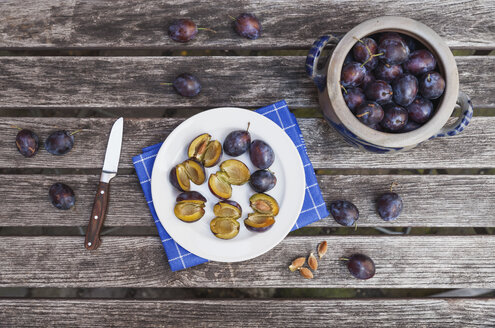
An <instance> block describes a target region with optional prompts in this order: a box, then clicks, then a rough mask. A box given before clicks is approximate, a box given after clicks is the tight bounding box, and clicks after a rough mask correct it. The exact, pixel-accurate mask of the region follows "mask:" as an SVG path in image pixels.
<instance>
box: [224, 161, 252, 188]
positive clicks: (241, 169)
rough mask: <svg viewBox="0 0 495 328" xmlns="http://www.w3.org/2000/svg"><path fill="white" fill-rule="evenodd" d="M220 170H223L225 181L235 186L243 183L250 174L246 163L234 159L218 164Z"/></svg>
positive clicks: (247, 179)
mask: <svg viewBox="0 0 495 328" xmlns="http://www.w3.org/2000/svg"><path fill="white" fill-rule="evenodd" d="M220 170H221V171H223V172H225V174H226V176H227V182H228V183H230V184H233V185H236V186H240V185H243V184H245V183H246V182H248V181H249V177H250V176H251V175H250V173H249V169H248V167H247V166H246V164H244V163H243V162H241V161H238V160H236V159H229V160H226V161H225V162H223V163H222V164H220Z"/></svg>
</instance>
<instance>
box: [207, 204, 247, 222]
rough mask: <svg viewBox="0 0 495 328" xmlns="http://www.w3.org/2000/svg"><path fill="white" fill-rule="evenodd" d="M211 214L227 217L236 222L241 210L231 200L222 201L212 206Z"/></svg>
mask: <svg viewBox="0 0 495 328" xmlns="http://www.w3.org/2000/svg"><path fill="white" fill-rule="evenodd" d="M213 213H215V216H219V217H229V218H232V219H235V220H237V219H238V218H240V217H241V215H242V208H241V205H239V204H238V203H237V202H235V201H233V200H224V201H221V202H218V203H216V204H215V206H213Z"/></svg>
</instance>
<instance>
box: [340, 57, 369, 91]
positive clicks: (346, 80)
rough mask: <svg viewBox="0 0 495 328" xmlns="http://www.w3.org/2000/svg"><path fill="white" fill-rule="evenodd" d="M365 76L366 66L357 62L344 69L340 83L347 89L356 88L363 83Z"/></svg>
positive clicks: (347, 65) (345, 66)
mask: <svg viewBox="0 0 495 328" xmlns="http://www.w3.org/2000/svg"><path fill="white" fill-rule="evenodd" d="M365 75H366V68H365V67H364V66H361V64H360V63H357V62H350V63H348V64H346V65H344V67H342V72H341V74H340V83H341V84H342V85H343V86H344V87H346V88H348V87H350V88H355V87H357V86H359V85H360V84H361V83H362V82H363V80H364V76H365Z"/></svg>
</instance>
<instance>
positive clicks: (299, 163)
mask: <svg viewBox="0 0 495 328" xmlns="http://www.w3.org/2000/svg"><path fill="white" fill-rule="evenodd" d="M223 110H229V111H232V110H236V111H242V112H249V113H250V114H256V115H259V116H261V117H262V118H261V119H266V120H267V122H268V123H269V124H272V125H274V126H276V127H277V128H278V129H280V130H282V131H281V132H282V134H283V138H286V140H288V141H289V143H290V145H291V146H290V148H292V150H293V151H295V152H296V154H297V156H296V157H297V158H298V161H297V165H296V167H297V168H298V169H299V170H300V173H301V174H300V175H301V177H302V179H301V187H302V190H303V191H302V192H301V197H300V199H299V204H298V206H297V208H298V210H297V213H298V215H297V216H295V218H294V220H293V223H292V224H291V225H290V226H289V228H288V230H287V232H286V233H285V232H284V233H283V234H280V236H279V238H273V239H274V242H272V243H270V246H269V247H268V248H267V249H265V250H263V251H258V252H255V253H254V254H252V255H249V256H244V257H242V258H237V259H232V258H230V257H229V258H222V257H221V256H220V257H217V256H216V255H215V256H214V257H215V258H213V259H211V258H208V256H204V254H198V253H197V252H196V253H193V252H191V251H189V250H188V249H187V248H186V247H184V246H182V245H181V244H180V243H178V242H177V241H176V238H174V236H173V234H171V233H170V232H169V231H167V229H166V224H164V221H166V220H162V219H161V218H160V215H159V211H158V210H157V209H156V205H155V204H156V202H155V200H154V198H155V197H153V196H154V195H155V194H156V192H157V188H158V187H154V186H156V184H157V183H158V182H155V183H154V181H157V178H154V177H156V176H157V175H156V174H155V172H157V166H156V165H153V169H152V172H151V181H150V184H151V197H152V200H153V206H154V207H155V213H156V215H157V217H158V219H159V221H160V223H161V224H162V226H163V227H164V229H165V230H166V231H167V233H168V234H169V235H170V237H172V239H173V240H174V241H175V242H176V243H177V244H178V245H179V246H182V247H183V248H184V249H186V251H188V252H190V253H192V254H195V255H197V256H200V257H203V258H205V259H207V260H208V261H215V262H223V263H234V262H241V261H246V260H250V259H253V258H256V257H258V256H261V255H263V254H265V253H266V252H268V251H270V250H272V249H273V248H274V247H276V246H277V245H278V244H280V242H281V241H282V240H284V239H285V238H286V237H287V235H288V234H289V232H290V231H291V230H292V228H293V226H294V224H295V223H296V222H297V219H298V218H299V214H300V212H301V209H302V207H303V205H304V199H305V189H306V174H305V170H304V164H303V162H302V158H301V156H300V154H299V151H298V149H297V147H296V145H295V144H294V142H293V141H292V139H291V138H290V137H289V135H288V134H287V133H286V132H285V130H284V129H283V128H282V127H280V126H279V125H278V124H277V123H275V122H274V121H272V120H271V119H269V118H268V117H266V116H265V115H263V114H260V113H257V112H255V111H254V110H249V109H245V108H240V107H216V108H211V109H208V110H205V111H203V112H201V113H198V114H195V115H193V116H191V117H189V118H187V119H186V120H184V121H183V122H182V123H180V124H179V125H178V126H177V127H175V128H174V130H173V131H172V132H171V133H170V134H169V135H168V136H167V137H166V138H165V140H164V141H163V143H162V145H161V146H160V149H159V150H158V152H157V154H156V158H155V163H156V162H157V161H158V160H159V158H161V157H162V156H166V155H164V154H165V147H166V146H167V144H168V142H167V140H173V139H174V138H175V135H176V134H177V133H179V132H180V131H179V130H180V129H179V127H180V126H182V125H183V124H186V122H188V121H190V120H192V119H193V118H195V119H197V116H202V115H208V114H212V113H211V112H212V111H215V112H218V111H223ZM170 137H172V138H170ZM169 142H172V141H169ZM282 165H283V164H282ZM170 187H171V188H173V187H172V186H170Z"/></svg>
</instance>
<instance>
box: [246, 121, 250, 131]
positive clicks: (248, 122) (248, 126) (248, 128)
mask: <svg viewBox="0 0 495 328" xmlns="http://www.w3.org/2000/svg"><path fill="white" fill-rule="evenodd" d="M250 126H251V122H248V127H247V129H246V132H248V131H249V127H250Z"/></svg>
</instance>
